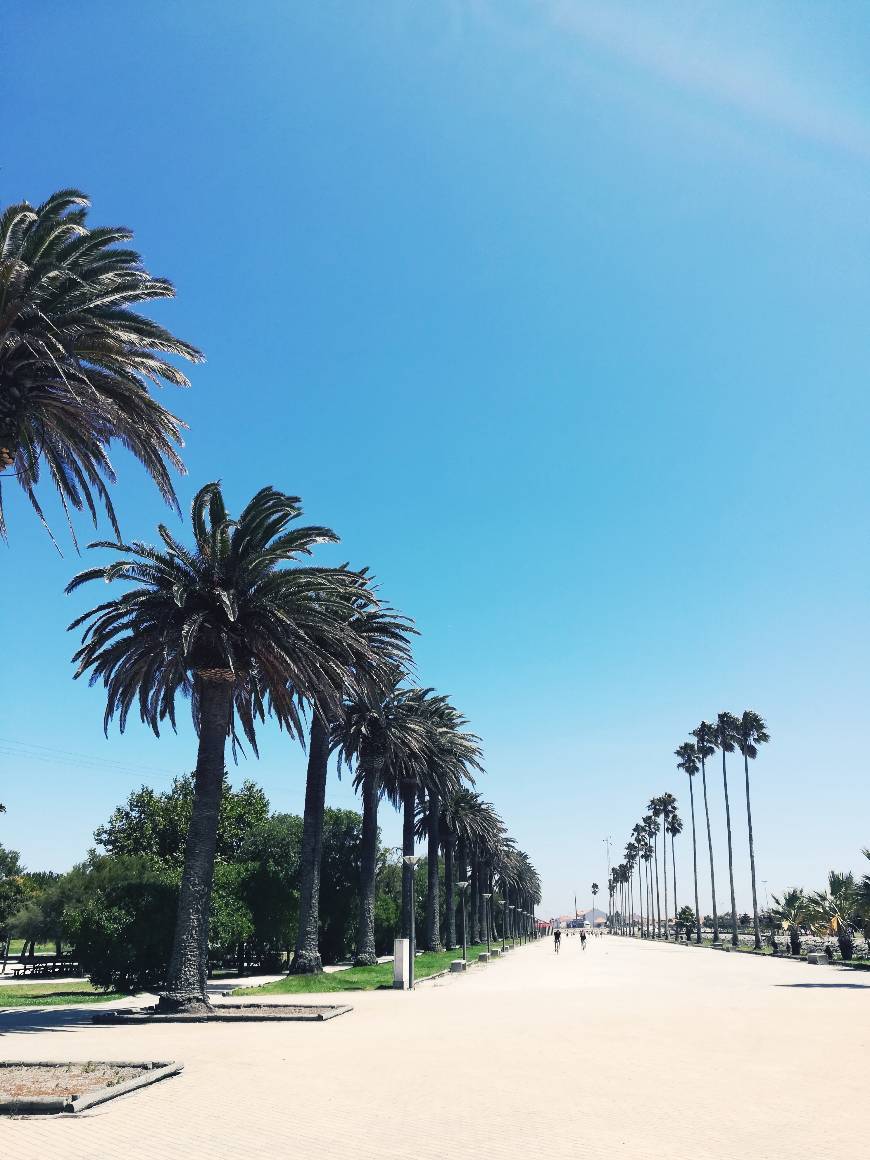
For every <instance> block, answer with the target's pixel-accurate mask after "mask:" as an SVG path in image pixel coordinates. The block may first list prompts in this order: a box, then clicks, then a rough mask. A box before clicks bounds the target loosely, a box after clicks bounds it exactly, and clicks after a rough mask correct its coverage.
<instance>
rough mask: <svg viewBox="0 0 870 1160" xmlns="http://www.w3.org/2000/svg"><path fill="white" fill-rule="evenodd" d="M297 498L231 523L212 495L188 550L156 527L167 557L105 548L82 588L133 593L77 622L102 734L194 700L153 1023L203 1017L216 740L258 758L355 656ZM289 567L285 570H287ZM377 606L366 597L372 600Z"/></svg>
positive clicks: (342, 593) (348, 582)
mask: <svg viewBox="0 0 870 1160" xmlns="http://www.w3.org/2000/svg"><path fill="white" fill-rule="evenodd" d="M301 514H302V510H301V508H300V507H299V501H298V499H296V498H295V497H291V496H287V495H283V494H282V493H280V492H277V491H275V490H274V489H272V488H264V489H263V490H262V491H259V492H258V493H257V494H256V495H255V496H254V498H253V499H252V500H251V502H250V503H249V504H248V505H247V507H245V509H244V510H243V511H242V513H241V515H240V516H239V517H238V519H237V520H231V519H230V518H229V516H228V514H227V510H226V507H225V505H224V500H223V496H222V494H221V489H220V487H219V485H218V484H216V483H212V484H208V485H207V486H206V487H204V488H202V489H201V490H200V491H199V492H198V493H197V495H196V497H195V499H194V501H193V508H192V515H191V519H192V524H193V533H194V540H195V547H194V549H193V550H192V551H189V550H188V549H187V548H185V547H184V546H183V545H182V544H180V543H179V542H178V541H177V540H175V539H174V538H173V537H172V536H171V535H170V533H169V532H168V530H167V529H166V528H165V527H163V526H161V527H160V529H159V533H160V538H161V539H162V541H163V544H164V548H165V550H164V551H161V550H159V549H156V548H152V547H149V546H147V545H145V544H142V543H138V542H134V543H133V544H130V545H127V544H111V543H102V544H99V545H95V546H97V547H103V548H111V549H114V550H116V551H120V552H121V553H122V554H123V557H124V558H122V559H120V560H117V561H115V562H113V563H111V564H108V565H103V566H100V567H96V568H91V569H88V570H87V571H86V572H83V573H81V574H80V575H78V576H77V577H76V578H75V579H74V580H73V581H72V582H71V583H70V584H69V585H68V589H67V590H68V591H73V590H75V589H76V588H78V587H79V586H80V585H82V584H84V583H86V582H88V581H91V580H102V581H104V582H105V583H111V582H113V581H116V580H119V579H120V580H125V581H129V582H133V583H136V584H138V585H139V586H138V587H136V588H133V589H132V590H131V591H127V592H125V593H124V594H123V595H121V596H118V597H116V598H114V599H112V600H109V601H107V602H105V603H103V604H101V605H99V606H98V607H97V608H95V609H92V610H91V611H90V612H87V613H85V614H84V615H83V616H81V617H79V618H78V619H77V620H76V621H74V622H73V624H72V625H71V626H70V627H71V628H77V627H80V626H82V625H84V626H86V627H85V630H84V634H83V640H82V647H81V648H80V649H79V650H78V652H77V653H76V656H75V660H76V661H77V662H78V670H77V673H76V675H77V676H80V675H82V674H83V673H85V672H90V679H91V682H92V683H95V682H97V681H102V683H103V684H104V685H105V688H106V694H107V704H106V712H105V717H104V724H105V727H106V728H107V729H108V725H109V722H110V721H111V720H112V718H113V717H114V716H115V715H116V714H117V716H118V720H119V725H120V727H121V729H123V728H124V726H125V724H126V721H127V716H128V714H129V712H130V710H131V709H133V708H134V707H138V710H139V715H140V717H141V719H142V721H143V722H145V723H146V724H148V725H149V726H150V727H151V728H152V729H153V731H154V732H155V734H159V727H160V725H161V724H162V723H163V722H165V721H166V720H169V722H170V723H171V724H173V725H174V723H175V712H176V699H177V698H178V697H179V696H182V697H187V698H191V699H192V704H193V717H194V722H195V724H196V727H197V730H198V734H199V752H198V756H197V764H196V773H195V782H194V798H193V806H192V811H191V820H190V828H189V830H188V833H187V838H186V846H185V858H184V873H183V876H182V881H181V890H180V894H179V901H178V913H177V919H176V929H175V938H174V942H173V953H172V961H171V964H170V970H169V977H168V982H167V990H166V992H165V994H164V995H162V996H161V1000H160V1006H161V1010H164V1011H177V1010H190V1011H194V1010H202V1009H208V1008H209V1003H208V1000H207V997H206V992H205V982H206V972H207V965H208V944H209V937H208V925H209V913H210V899H211V891H212V882H213V875H214V860H215V849H216V844H217V830H218V817H219V811H220V802H221V797H222V793H223V786H224V772H225V750H226V743H227V740H228V739H229V740H231V741H232V742H233V744H235V742H236V739H237V737H238V734H237V729H238V728H239V727H240V728H241V731H242V733H243V734H244V736H245V737H246V738H247V741H248V743H249V744H250V745H251V747H252V748H253V749H254V751H255V752H256V732H255V724H256V723H257V722H258V721H261V720H263V719H264V718H265V715H266V713H267V712H271V714H272V715H273V716H275V717H276V718H277V720H278V722H279V723H280V724H281V725H282V726H283V727H284V728H285V729H287V731H288V732H289V733H291V734H292V735H296V736H298V735H299V734H300V731H301V726H302V722H301V720H300V715H299V708H298V706H299V701H300V699H303V698H304V699H308V700H313V699H316V698H320V699H321V701H322V700H323V699H324V698H328V697H329V696H330V695H334V696H335V699H336V703H337V700H338V695H339V691H340V689H341V686H342V681H343V674H344V672H345V670H346V668H347V666H348V665H349V664H351V663H352V662H353V660H354V658H355V657H356V656H358V655H360V654H364V653H365V651H366V645H365V642H364V641H363V640H361V639H360V638H359V637H358V636H356V634H355V633H354V632H353V630H352V629H351V628H350V626H349V619H350V610H351V603H350V602H351V599H352V598H357V599H358V598H359V594H360V590H359V577H358V576H357V574H355V573H350V572H348V571H347V570H345V569H329V568H316V567H306V566H302V565H301V564H300V563H299V560H300V558H302V557H305V556H307V555H310V553H311V551H312V549H313V548H314V547H315V546H316V545H317V544H321V543H334V542H335V541H336V539H337V537H336V536H335V534H334V533H333V532H331V531H329V529H327V528H321V527H307V528H306V527H297V526H295V521H296V520H298V518H299V516H300V515H301ZM288 564H294V565H296V566H294V567H286V566H285V565H288ZM372 599H374V598H372Z"/></svg>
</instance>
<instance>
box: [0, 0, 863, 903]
mask: <svg viewBox="0 0 870 1160" xmlns="http://www.w3.org/2000/svg"><path fill="white" fill-rule="evenodd" d="M4 25H5V29H6V36H7V42H8V43H9V45H10V46H11V51H10V52H9V53H7V59H6V63H5V65H4V76H3V79H2V81H0V84H2V86H3V90H4V106H5V108H6V109H7V117H6V118H5V119H4V122H5V123H4V142H3V145H4V147H3V154H2V163H0V201H2V202H4V203H5V202H8V201H9V200H17V199H20V198H23V197H26V198H28V199H29V200H31V201H39V200H41V199H42V198H44V197H45V196H46V195H47V194H48V193H49V192H51V191H52V190H54V189H56V188H60V187H64V186H69V185H74V186H78V187H80V188H82V189H84V190H86V191H87V192H88V193H89V194H90V196H91V198H92V200H93V206H94V208H93V213H92V218H93V221H94V222H96V223H100V224H108V223H111V224H115V223H124V224H127V225H129V226H131V227H132V228H133V229H134V230H135V233H136V244H137V246H138V248H139V249H140V251H141V252H142V254H143V255H144V257H145V260H146V262H147V264H148V266H149V268H150V269H151V270H152V271H153V272H155V273H159V274H162V275H165V276H167V277H170V278H171V279H172V280H173V281H174V282H175V283H176V285H177V288H178V298H177V300H176V301H175V302H173V303H169V304H165V305H164V306H162V307H161V309H160V318H161V319H162V320H164V321H166V322H167V323H168V324H169V325H170V326H171V327H172V328H173V329H174V330H175V331H176V332H177V333H178V334H180V335H181V336H183V337H184V338H187V339H189V340H190V341H192V342H195V343H197V344H198V345H199V346H201V347H202V348H203V349H204V350H205V352H206V354H207V358H208V361H207V363H206V365H205V366H203V367H201V368H195V369H194V371H193V374H192V379H193V386H192V389H191V390H190V391H189V392H187V393H184V394H182V393H180V392H176V391H173V390H170V389H167V391H166V394H165V398H166V402H167V404H168V405H170V406H171V407H172V408H173V409H175V410H176V412H177V413H179V414H180V415H181V416H182V417H183V418H184V419H185V420H186V421H187V422H188V423H189V425H190V431H189V437H188V440H187V448H186V452H185V458H186V463H187V466H188V468H189V475H188V476H187V477H186V478H184V479H182V480H181V481H180V484H179V494H180V496H181V498H182V502H183V504H184V506H185V507H186V505H187V504H188V502H189V500H190V497H191V496H192V494H193V492H194V491H195V489H196V488H197V487H198V486H199V485H201V484H202V483H203V482H205V481H206V480H209V479H213V478H216V477H220V478H221V479H222V480H223V481H224V485H225V489H226V492H227V495H228V498H229V500H230V502H231V503H233V504H235V505H239V504H241V503H243V502H244V501H245V500H246V499H247V498H248V497H249V496H250V494H251V493H252V492H253V491H254V490H255V489H256V488H258V487H260V486H262V485H263V484H267V483H270V484H274V485H275V486H278V487H281V488H283V489H285V490H288V491H290V492H293V493H295V494H298V495H301V496H302V497H303V499H304V502H305V509H306V514H307V515H308V516H309V517H310V518H311V520H312V521H313V522H323V523H327V524H329V525H331V526H332V527H334V528H335V529H336V530H337V531H338V532H339V533H340V535H341V536H342V540H343V543H342V546H341V548H340V549H336V550H334V551H332V550H331V551H329V552H325V553H324V554H323V557H322V558H323V559H324V560H335V561H338V560H343V559H349V560H350V561H352V562H353V563H354V564H359V565H362V564H367V565H369V566H370V567H371V568H372V569H373V570H374V571H375V572H376V573H377V575H378V576H379V578H380V580H381V584H382V590H383V592H384V594H385V596H387V597H388V598H389V599H390V600H391V601H392V602H393V603H394V604H395V605H396V606H397V607H399V608H401V609H402V610H404V611H406V612H407V613H409V614H410V615H412V616H413V617H415V619H416V621H417V623H418V626H419V628H420V630H421V632H422V636H421V638H420V641H419V644H418V648H417V656H418V665H419V673H420V679H421V681H423V682H424V683H426V684H432V685H435V686H437V687H438V688H439V689H442V690H444V691H446V692H449V693H451V694H452V695H453V696H454V698H455V700H456V702H457V704H458V705H459V706H461V707H462V709H463V710H464V711H465V712H466V713H467V714H468V716H469V717H470V718H471V720H472V722H473V724H474V726H475V728H476V729H477V730H478V731H479V732H480V733H481V734H482V736H483V738H484V740H485V743H486V750H487V758H488V773H487V775H486V776H485V778H483V779H482V780H481V789H482V790H483V792H484V794H485V795H486V796H487V797H488V798H490V799H491V800H493V801H494V802H495V803H496V804H497V806H498V807H499V808H500V809H501V811H502V813H503V815H504V817H505V819H506V821H507V822H508V824H509V826H510V828H511V830H512V832H513V833H514V834H515V835H516V837H517V839H518V840H519V841H520V843H521V844H522V845H523V846H524V847H525V848H526V849H527V850H528V851H529V853H530V855H531V857H532V859H533V860H534V861H535V862H536V864H537V865H538V866H539V867H540V869H541V873H542V876H543V878H544V885H545V889H544V906H543V909H544V911H545V912H547V913H552V912H559V911H563V910H565V909H566V908H567V907H569V906H570V905H572V904H573V895H574V892H575V889H576V890H577V891H578V893H579V895H580V898H581V900H582V898H583V896H584V893H585V892H586V887H587V885H588V883H589V882H591V881H592V879H593V878H595V879H597V880H598V881H599V882H603V879H604V875H605V872H606V869H605V866H604V860H603V853H604V852H603V846H602V841H601V839H602V837H603V836H604V835H606V834H611V835H613V838H614V843H615V844H617V845H621V844H622V843H624V841H625V839H626V837H627V834H628V831H629V829H630V827H631V825H632V824H633V822H634V821H636V820H637V818H638V817H639V816H640V813H641V812H642V809H643V806H644V804H645V802H646V801H647V800H648V798H649V797H650V796H651V795H653V794H655V793H659V792H662V791H664V790H666V789H670V790H672V791H673V792H674V793H676V794H677V795H678V797H680V799H681V801H682V799H683V798H684V797H686V796H687V794H686V787H685V785H684V784H683V783H684V780H685V779H684V778H683V777H682V775H678V774H677V773H676V771H675V770H674V768H673V759H672V756H671V754H672V751H673V749H674V748H675V746H676V745H677V744H678V743H679V742H680V741H682V740H683V739H684V737H685V735H686V733H687V731H688V730H689V729H690V728H692V727H693V726H694V725H695V724H697V722H698V721H699V720H700V719H701V718H702V717H708V718H709V717H711V716H713V715H715V713H716V712H717V711H719V710H720V709H723V708H729V709H732V710H735V711H739V710H741V709H743V708H744V707H747V706H752V707H755V708H757V709H758V710H760V711H761V712H763V713H764V714H765V716H766V717H767V718H768V721H769V724H770V729H771V732H772V735H773V742H772V743H771V745H770V746H768V747H767V750H766V751H765V752H764V753H763V754H762V756H761V758H760V759H759V761H758V762H757V763H756V766H757V768H755V769H754V771H753V774H754V783H753V784H754V797H753V802H754V820H755V828H756V842H757V852H758V859H759V877H760V879H766V880H767V882H768V883H769V889H770V890H771V891H778V890H779V889H780V888H784V887H788V886H789V885H791V884H793V883H801V884H804V885H807V886H820V885H821V880H822V878H823V875H824V873H825V872H826V870H827V869H828V868H829V867H831V866H835V867H838V868H845V867H849V866H851V867H855V868H858V867H859V866H860V864H861V862H862V858H861V855H860V850H861V847H862V846H864V845H870V830H868V826H867V817H868V813H870V779H868V778H867V771H866V762H867V758H866V738H865V732H866V729H865V722H866V719H867V714H866V705H867V700H868V680H867V659H866V658H867V656H868V653H870V631H868V617H867V575H868V566H870V548H868V543H870V537H868V531H870V529H868V498H870V497H868V473H867V470H866V459H867V443H868V430H867V427H868V411H870V403H868V390H867V386H868V379H870V263H868V260H867V255H868V243H870V237H868V234H870V215H868V212H867V211H868V200H870V182H868V178H870V76H868V73H867V70H866V60H867V59H868V58H870V15H868V12H867V9H866V6H864V5H862V4H851V3H847V2H845V0H844V2H842V3H840V4H838V5H836V6H822V5H815V4H806V3H804V4H788V5H786V4H752V5H748V4H734V3H729V4H724V3H721V4H720V3H693V4H685V5H682V4H665V3H662V4H658V5H654V6H653V5H649V4H643V5H637V6H634V5H628V4H614V3H609V4H606V5H605V4H604V3H601V4H599V3H589V4H581V3H568V2H565V3H556V2H552V3H547V2H540V3H532V2H526V3H520V2H499V3H495V2H494V0H493V2H492V3H487V2H483V0H480V2H476V3H471V2H469V3H460V2H458V0H456V2H452V3H436V4H432V5H408V4H405V3H393V2H391V0H384V2H383V3H379V4H371V5H356V4H348V3H344V4H336V3H329V2H326V3H321V4H318V5H286V4H283V3H278V2H275V3H266V2H261V3H256V4H253V5H243V6H239V5H236V4H231V3H227V2H223V3H222V2H217V0H211V2H209V3H208V4H206V3H204V2H203V3H200V2H198V0H187V2H186V3H185V4H183V5H176V4H170V3H155V4H149V5H138V4H130V3H123V2H118V0H115V2H113V3H112V4H102V3H97V2H92V0H86V2H85V3H84V4H82V5H77V6H69V5H61V4H55V3H45V4H42V5H39V6H37V7H34V6H33V5H29V4H24V3H21V2H18V0H12V3H11V5H9V6H8V7H7V10H6V13H5V16H4ZM37 49H38V51H37ZM116 460H117V466H118V471H119V476H120V482H119V485H118V488H117V491H116V502H117V505H118V509H119V512H120V515H121V518H122V524H123V528H124V531H125V532H126V533H127V534H129V535H132V536H137V537H142V538H150V537H151V536H152V535H153V529H154V526H155V525H156V523H157V522H158V521H159V520H161V519H168V520H169V522H170V524H172V523H173V521H174V517H171V516H169V514H168V513H167V511H166V510H165V508H163V507H162V505H161V503H160V502H159V500H158V498H157V496H156V494H155V492H154V491H153V489H151V488H150V487H149V486H147V485H146V483H145V481H144V479H143V476H142V473H141V472H140V471H139V470H138V468H137V467H136V466H135V464H133V463H131V461H130V460H129V459H128V458H127V457H125V456H124V454H123V453H122V452H120V451H119V452H118V453H117V455H116ZM8 506H9V523H10V540H11V543H10V546H9V548H8V549H2V555H3V557H4V566H3V569H2V572H0V600H2V607H3V609H4V618H3V619H4V638H5V639H4V644H5V650H4V651H5V656H6V663H5V665H4V666H3V669H2V677H0V681H2V704H3V710H4V712H3V722H2V725H0V737H2V738H3V739H4V741H3V743H2V744H0V762H2V784H3V792H2V799H3V800H4V801H5V802H6V803H7V806H8V813H7V815H5V816H4V817H3V818H2V820H0V840H2V841H3V842H4V843H5V844H7V845H11V846H13V847H15V848H18V849H20V850H21V851H22V854H23V856H24V858H25V860H26V862H27V863H28V864H29V865H31V866H34V867H35V866H53V867H56V868H64V867H66V866H68V865H70V864H71V863H72V862H73V861H74V860H76V859H77V858H79V857H80V856H81V854H82V853H83V851H84V850H85V848H86V847H87V845H88V844H89V842H90V838H91V833H92V831H93V829H94V827H95V825H97V824H98V823H99V822H100V821H102V820H103V819H104V818H105V817H106V816H107V814H108V813H109V812H110V810H111V808H112V807H113V806H114V805H115V804H117V803H118V802H119V801H121V800H122V799H123V798H124V797H125V796H126V794H127V793H128V792H129V790H130V789H131V788H133V787H134V786H136V785H138V784H140V783H141V782H142V781H143V780H144V781H149V782H151V783H153V784H168V782H169V780H170V778H171V776H172V774H173V772H176V771H184V770H187V769H189V768H191V767H192V764H193V760H194V749H195V745H194V739H193V737H192V734H191V730H190V728H189V727H188V726H185V727H184V728H182V729H181V730H180V732H179V735H178V736H177V737H173V736H172V735H171V734H170V735H168V736H167V737H165V738H161V740H160V741H159V742H157V741H155V740H154V739H153V738H152V737H151V736H150V735H149V734H148V733H147V732H146V731H145V730H144V728H142V727H140V726H139V725H138V724H135V723H134V724H131V725H130V726H129V728H128V731H127V734H126V735H125V736H124V737H119V736H118V734H117V732H116V731H115V732H112V733H111V734H110V736H109V739H108V741H107V740H105V739H104V738H103V735H102V731H101V722H102V709H103V702H102V696H101V693H100V691H99V690H97V689H88V688H87V686H85V685H82V684H81V683H76V684H73V682H72V681H71V679H70V678H71V666H70V663H69V658H70V655H71V653H72V651H73V647H74V643H75V642H74V640H73V639H72V637H71V636H70V635H68V634H66V633H65V631H64V630H65V627H66V625H67V623H68V622H69V621H70V620H71V619H72V618H73V616H74V615H76V614H77V612H78V611H79V610H80V609H81V608H82V607H84V606H85V604H86V602H87V594H84V595H82V596H81V598H80V597H79V596H78V595H77V596H76V597H75V598H67V597H64V596H63V595H62V589H63V586H64V584H65V583H66V581H67V579H68V578H69V576H70V575H71V574H72V573H73V572H74V571H76V570H77V568H78V567H79V561H78V560H77V559H76V557H75V554H74V553H73V552H72V550H71V549H67V550H66V554H65V556H64V558H63V559H59V558H58V557H57V555H56V554H55V552H54V550H53V549H52V547H51V545H50V543H49V541H48V540H47V539H46V538H45V536H44V535H43V533H42V532H41V530H40V528H39V527H38V525H37V524H36V523H35V522H34V520H33V519H32V518H31V517H30V515H29V513H28V512H27V510H26V509H25V506H24V504H23V503H22V502H21V501H20V499H19V498H18V497H17V496H14V495H11V496H10V497H9V504H8ZM176 527H178V524H177V521H176ZM82 530H83V533H84V535H85V537H86V538H87V529H85V528H84V526H83V528H82ZM36 746H40V747H43V748H41V749H36V748H35V747H36ZM67 754H72V755H78V756H72V757H68V756H65V755H67ZM303 773H304V759H303V757H302V754H301V752H300V751H299V749H298V748H295V749H294V748H293V747H292V746H289V745H288V743H287V741H286V739H285V738H283V737H282V736H280V735H279V734H277V733H276V732H275V731H273V730H266V732H265V733H264V736H263V746H262V760H261V761H260V762H259V763H256V762H248V763H246V764H244V765H243V766H241V767H240V769H239V770H238V773H237V774H234V776H238V777H241V776H250V777H253V778H255V779H256V780H258V781H260V782H261V783H262V784H263V785H264V786H265V787H266V788H267V790H268V792H269V794H270V797H271V799H272V802H273V804H274V806H275V807H276V808H281V809H292V810H301V804H302V794H303V780H302V778H303ZM739 773H740V771H739V769H738V768H737V764H736V763H735V765H734V769H733V777H732V793H733V802H734V804H733V813H734V817H735V829H736V833H735V855H736V859H737V891H738V905H739V906H741V907H745V906H747V905H748V904H749V892H748V878H749V875H748V866H747V865H746V862H747V858H746V844H745V838H744V818H745V811H744V808H743V805H742V802H741V796H740V795H741V781H740V777H739ZM711 791H712V798H713V801H714V825H715V827H716V830H715V833H716V841H717V862H718V874H717V877H719V878H720V879H721V880H722V881H723V882H724V881H725V869H726V864H725V844H724V837H723V831H722V828H721V827H722V821H721V814H722V808H721V798H722V794H721V784H720V783H719V782H718V781H716V780H715V779H714V781H713V782H712V785H711ZM330 801H331V802H333V803H334V804H339V805H352V804H353V801H354V798H353V794H352V791H351V790H350V787H349V786H348V784H347V782H344V783H339V782H338V781H336V780H335V779H333V780H332V782H331V785H330ZM686 808H687V803H686ZM384 823H385V835H386V837H387V838H392V837H394V836H395V837H397V835H398V827H397V826H396V824H395V822H394V820H393V819H392V818H391V817H389V811H388V810H387V809H385V810H384ZM687 829H688V826H687ZM690 864H691V863H690V846H689V843H688V842H685V841H684V842H683V850H682V852H681V853H680V854H679V855H678V874H679V875H680V878H681V894H685V890H684V889H683V887H682V884H683V883H684V884H686V885H688V880H689V868H690ZM704 881H706V879H704ZM722 889H723V900H722V903H721V905H724V894H725V893H726V891H725V888H724V887H723V888H722ZM704 894H705V895H706V891H704ZM702 905H703V906H704V908H705V909H708V908H709V902H704V901H703V898H702Z"/></svg>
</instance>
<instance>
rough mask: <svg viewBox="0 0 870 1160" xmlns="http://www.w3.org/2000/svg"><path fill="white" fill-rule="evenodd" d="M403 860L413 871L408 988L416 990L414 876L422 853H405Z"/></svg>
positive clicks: (411, 875)
mask: <svg viewBox="0 0 870 1160" xmlns="http://www.w3.org/2000/svg"><path fill="white" fill-rule="evenodd" d="M402 861H403V862H404V863H405V865H406V866H407V867H408V868H409V869H410V871H411V873H410V878H411V945H410V953H409V955H408V959H409V962H408V990H410V991H413V990H414V960H415V958H416V955H417V914H416V906H415V903H414V877H415V875H414V871H415V869H416V866H417V863H418V862H419V861H420V855H419V854H405V856H404V857H403V858H402Z"/></svg>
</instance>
